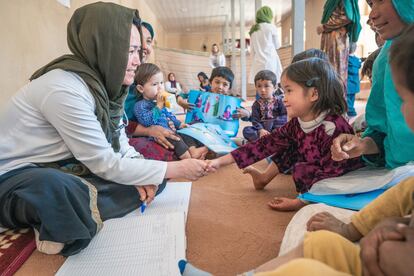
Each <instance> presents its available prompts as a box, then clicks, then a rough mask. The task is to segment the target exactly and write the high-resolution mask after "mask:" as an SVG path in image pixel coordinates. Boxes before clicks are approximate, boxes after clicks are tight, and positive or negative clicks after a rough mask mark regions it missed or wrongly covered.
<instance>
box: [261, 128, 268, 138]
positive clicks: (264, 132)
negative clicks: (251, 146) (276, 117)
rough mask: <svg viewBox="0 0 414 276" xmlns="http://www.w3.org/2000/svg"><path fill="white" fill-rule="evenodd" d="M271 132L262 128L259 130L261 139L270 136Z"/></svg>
mask: <svg viewBox="0 0 414 276" xmlns="http://www.w3.org/2000/svg"><path fill="white" fill-rule="evenodd" d="M269 134H270V132H269V131H267V130H266V129H264V128H262V129H260V130H259V137H260V138H262V137H263V136H266V135H269Z"/></svg>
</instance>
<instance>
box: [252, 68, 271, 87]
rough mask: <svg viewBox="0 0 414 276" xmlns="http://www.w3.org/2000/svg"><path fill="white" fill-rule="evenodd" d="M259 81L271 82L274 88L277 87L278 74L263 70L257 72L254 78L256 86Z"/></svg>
mask: <svg viewBox="0 0 414 276" xmlns="http://www.w3.org/2000/svg"><path fill="white" fill-rule="evenodd" d="M259 80H267V81H271V82H272V84H273V86H276V84H277V77H276V74H275V73H273V72H272V71H270V70H262V71H259V72H257V74H256V76H255V77H254V84H255V85H256V82H257V81H259Z"/></svg>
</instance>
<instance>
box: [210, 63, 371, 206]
mask: <svg viewBox="0 0 414 276" xmlns="http://www.w3.org/2000/svg"><path fill="white" fill-rule="evenodd" d="M281 83H282V87H283V89H284V91H285V97H284V104H285V107H286V110H287V113H288V116H289V118H291V120H290V121H289V122H288V123H286V124H285V125H284V126H282V127H280V128H278V129H276V130H274V131H273V132H272V133H271V134H269V135H266V136H263V137H261V138H260V139H258V140H256V141H254V142H252V143H249V144H246V145H244V146H242V147H240V148H238V149H236V150H234V151H232V152H231V153H230V154H227V155H225V156H223V157H220V158H218V159H215V160H212V161H211V162H210V168H211V169H212V170H214V169H218V168H219V167H221V166H223V165H228V164H231V163H234V162H236V163H237V165H238V166H239V168H241V169H244V168H246V167H248V166H250V165H252V164H254V163H256V162H258V161H260V160H262V159H265V158H266V157H269V156H272V157H271V158H272V161H273V162H272V163H271V165H269V167H268V168H267V169H266V170H265V171H264V172H260V171H258V170H257V169H254V168H252V167H250V168H249V169H247V170H245V173H249V174H250V175H251V176H252V178H253V183H254V186H255V188H256V189H258V190H261V189H263V188H264V187H265V186H266V185H267V184H268V183H269V182H270V181H271V180H272V179H273V178H274V177H275V176H276V175H277V174H279V172H285V171H289V170H291V171H292V176H293V180H294V182H295V186H296V190H297V191H298V192H299V193H305V192H307V191H308V190H309V189H310V188H311V187H312V185H313V184H314V183H315V182H317V181H319V180H322V179H325V178H330V177H336V176H340V175H343V174H345V173H347V172H350V171H353V170H356V169H358V168H361V167H362V166H363V163H362V161H361V160H360V159H358V158H357V159H348V160H343V161H340V162H336V161H334V160H332V158H331V151H330V147H331V144H332V141H333V139H334V138H335V137H337V136H338V135H339V134H341V133H353V130H352V127H351V126H350V125H349V124H348V122H347V121H346V119H345V118H344V117H343V115H344V114H346V111H347V107H346V102H345V99H344V97H343V85H342V81H341V80H340V79H339V77H338V76H337V74H336V73H335V71H334V69H333V67H332V66H331V65H330V64H329V62H327V61H325V60H322V59H320V58H310V59H306V60H302V61H298V62H295V63H292V64H291V65H290V66H289V67H288V68H286V69H285V71H284V72H283V74H282V79H281ZM268 204H269V206H270V207H271V208H273V209H276V210H282V211H288V210H298V209H299V208H301V207H302V206H304V205H305V203H304V202H302V201H301V200H299V199H297V198H296V199H288V198H279V197H277V198H274V199H273V200H272V201H270V202H269V203H268Z"/></svg>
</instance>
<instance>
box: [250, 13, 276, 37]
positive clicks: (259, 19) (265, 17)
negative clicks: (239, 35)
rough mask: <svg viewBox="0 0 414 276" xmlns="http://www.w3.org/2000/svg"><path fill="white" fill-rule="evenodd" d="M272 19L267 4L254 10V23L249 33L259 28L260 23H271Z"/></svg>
mask: <svg viewBox="0 0 414 276" xmlns="http://www.w3.org/2000/svg"><path fill="white" fill-rule="evenodd" d="M272 19H273V12H272V9H271V8H269V7H268V6H263V7H261V8H260V9H258V10H257V12H256V24H254V25H253V26H252V27H251V29H250V31H249V35H252V33H254V32H256V31H258V30H260V25H259V24H260V23H271V22H272Z"/></svg>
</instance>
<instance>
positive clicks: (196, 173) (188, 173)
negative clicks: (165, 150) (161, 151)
mask: <svg viewBox="0 0 414 276" xmlns="http://www.w3.org/2000/svg"><path fill="white" fill-rule="evenodd" d="M167 164H168V165H167V172H166V174H165V178H186V179H189V180H193V181H194V180H197V179H199V178H200V177H203V176H206V175H207V174H208V173H209V172H210V171H208V163H207V161H205V160H198V159H184V160H181V161H175V162H168V163H167Z"/></svg>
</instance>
